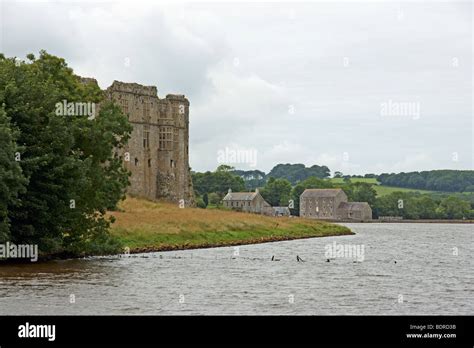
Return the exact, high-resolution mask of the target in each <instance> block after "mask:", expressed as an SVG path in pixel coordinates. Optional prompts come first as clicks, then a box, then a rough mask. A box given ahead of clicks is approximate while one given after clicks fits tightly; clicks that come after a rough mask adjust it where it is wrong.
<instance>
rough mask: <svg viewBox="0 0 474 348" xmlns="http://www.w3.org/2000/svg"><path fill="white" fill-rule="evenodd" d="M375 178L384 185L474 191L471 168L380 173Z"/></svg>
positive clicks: (444, 190) (434, 189)
mask: <svg viewBox="0 0 474 348" xmlns="http://www.w3.org/2000/svg"><path fill="white" fill-rule="evenodd" d="M377 180H378V181H379V182H380V183H381V184H382V185H385V186H395V187H404V188H411V189H420V190H430V191H443V192H474V171H473V170H430V171H423V172H410V173H398V174H387V173H384V174H381V175H378V176H377Z"/></svg>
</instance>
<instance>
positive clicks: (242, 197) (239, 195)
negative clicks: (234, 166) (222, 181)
mask: <svg viewBox="0 0 474 348" xmlns="http://www.w3.org/2000/svg"><path fill="white" fill-rule="evenodd" d="M257 193H258V192H229V193H227V194H226V195H225V197H224V198H223V200H224V201H252V200H253V199H254V198H255V196H256V195H257Z"/></svg>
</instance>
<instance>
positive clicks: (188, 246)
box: [118, 230, 356, 255]
mask: <svg viewBox="0 0 474 348" xmlns="http://www.w3.org/2000/svg"><path fill="white" fill-rule="evenodd" d="M355 234H356V233H355V232H352V231H350V230H349V231H348V232H346V233H334V234H327V235H314V236H311V235H308V236H286V237H284V236H270V237H261V238H260V239H252V240H234V241H224V242H221V243H202V244H195V245H192V244H187V243H185V244H181V245H159V246H150V247H136V248H133V249H130V254H141V253H153V252H162V251H181V250H195V249H214V248H225V247H232V246H241V245H253V244H265V243H275V242H285V241H292V240H299V239H310V238H325V237H339V236H352V235H355ZM118 255H123V254H118Z"/></svg>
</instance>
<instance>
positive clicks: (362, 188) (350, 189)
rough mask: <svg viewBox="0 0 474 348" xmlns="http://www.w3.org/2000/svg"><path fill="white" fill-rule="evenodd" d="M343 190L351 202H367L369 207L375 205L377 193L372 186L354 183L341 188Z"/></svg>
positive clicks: (364, 183)
mask: <svg viewBox="0 0 474 348" xmlns="http://www.w3.org/2000/svg"><path fill="white" fill-rule="evenodd" d="M343 189H344V191H345V193H346V194H347V197H348V199H349V201H351V202H367V203H369V205H370V206H371V207H372V206H373V205H374V204H375V199H376V197H377V192H376V191H375V189H374V188H373V187H372V184H369V183H366V182H355V183H350V184H349V185H347V186H345V187H343Z"/></svg>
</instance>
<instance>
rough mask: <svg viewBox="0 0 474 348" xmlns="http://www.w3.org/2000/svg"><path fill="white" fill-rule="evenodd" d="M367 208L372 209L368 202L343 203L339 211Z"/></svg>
mask: <svg viewBox="0 0 474 348" xmlns="http://www.w3.org/2000/svg"><path fill="white" fill-rule="evenodd" d="M366 207H369V208H370V205H369V204H368V203H367V202H341V203H340V204H339V209H345V210H362V209H365V208H366Z"/></svg>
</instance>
